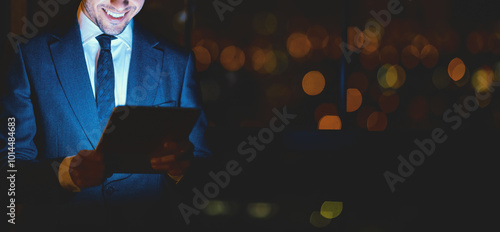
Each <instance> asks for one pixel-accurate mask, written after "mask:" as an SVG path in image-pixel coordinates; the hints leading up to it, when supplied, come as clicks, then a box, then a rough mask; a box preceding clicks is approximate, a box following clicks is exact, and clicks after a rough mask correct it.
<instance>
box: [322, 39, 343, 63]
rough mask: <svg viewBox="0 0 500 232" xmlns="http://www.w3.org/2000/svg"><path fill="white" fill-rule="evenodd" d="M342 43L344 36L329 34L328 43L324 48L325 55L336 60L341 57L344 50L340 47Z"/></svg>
mask: <svg viewBox="0 0 500 232" xmlns="http://www.w3.org/2000/svg"><path fill="white" fill-rule="evenodd" d="M341 44H342V38H340V36H338V35H330V36H328V44H327V45H326V48H325V49H324V53H325V55H326V56H327V57H328V58H330V59H334V60H338V59H340V57H341V56H342V50H341V49H340V45H341Z"/></svg>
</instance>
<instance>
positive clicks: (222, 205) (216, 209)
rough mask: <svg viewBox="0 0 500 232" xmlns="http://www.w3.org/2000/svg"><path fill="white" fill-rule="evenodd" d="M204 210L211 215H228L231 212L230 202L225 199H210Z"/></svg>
mask: <svg viewBox="0 0 500 232" xmlns="http://www.w3.org/2000/svg"><path fill="white" fill-rule="evenodd" d="M204 212H205V213H206V214H207V215H209V216H219V215H227V214H228V213H229V204H228V203H227V202H224V201H210V202H209V203H208V205H207V207H206V208H205V209H204Z"/></svg>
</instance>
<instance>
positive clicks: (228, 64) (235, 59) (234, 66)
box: [220, 45, 245, 71]
mask: <svg viewBox="0 0 500 232" xmlns="http://www.w3.org/2000/svg"><path fill="white" fill-rule="evenodd" d="M220 63H221V64H222V66H223V67H224V68H225V69H226V70H228V71H237V70H239V69H240V68H241V67H243V65H244V64H245V53H244V52H243V50H241V48H239V47H236V46H234V45H231V46H228V47H226V48H224V50H222V52H221V54H220Z"/></svg>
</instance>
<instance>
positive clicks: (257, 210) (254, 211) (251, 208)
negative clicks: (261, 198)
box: [247, 202, 276, 219]
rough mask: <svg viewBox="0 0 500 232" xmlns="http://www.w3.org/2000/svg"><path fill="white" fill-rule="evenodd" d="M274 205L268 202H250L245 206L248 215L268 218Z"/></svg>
mask: <svg viewBox="0 0 500 232" xmlns="http://www.w3.org/2000/svg"><path fill="white" fill-rule="evenodd" d="M275 208H276V207H275V206H274V205H272V204H270V203H262V202H258V203H250V204H248V207H247V212H248V215H250V216H251V217H253V218H258V219H268V218H270V217H271V216H272V215H273V213H274V212H273V211H274V209H275Z"/></svg>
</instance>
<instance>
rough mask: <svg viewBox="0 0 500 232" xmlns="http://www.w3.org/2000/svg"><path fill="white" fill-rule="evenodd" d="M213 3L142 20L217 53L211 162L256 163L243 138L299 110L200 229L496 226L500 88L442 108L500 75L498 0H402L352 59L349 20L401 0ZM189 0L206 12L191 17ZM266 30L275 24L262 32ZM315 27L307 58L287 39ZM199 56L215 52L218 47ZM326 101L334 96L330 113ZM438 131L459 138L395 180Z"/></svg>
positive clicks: (12, 4) (151, 4) (16, 18)
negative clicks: (392, 76)
mask: <svg viewBox="0 0 500 232" xmlns="http://www.w3.org/2000/svg"><path fill="white" fill-rule="evenodd" d="M37 2H38V1H35V0H12V1H6V3H4V7H2V9H1V10H2V12H1V14H0V15H1V17H2V24H1V26H2V33H3V34H4V35H7V34H8V33H9V32H13V33H16V34H20V33H21V26H22V21H21V18H22V17H27V18H28V19H29V20H31V19H32V17H33V15H34V14H35V13H36V12H38V11H40V8H39V7H38V6H37ZM78 2H79V1H77V0H72V1H71V2H70V3H69V4H67V5H64V6H61V8H60V10H59V12H58V14H57V15H56V16H55V17H54V18H50V20H49V23H48V24H47V26H44V27H42V28H40V33H42V32H43V31H47V30H50V29H51V28H53V27H56V26H57V24H59V23H64V22H72V20H74V15H75V13H76V8H77V7H78ZM212 2H213V1H202V0H195V1H191V2H190V4H193V5H189V4H188V2H187V1H181V0H172V1H160V0H146V4H145V6H144V8H143V10H142V12H141V13H140V14H139V15H138V16H137V17H136V20H137V22H138V23H141V24H142V25H144V26H146V27H147V28H149V29H150V30H152V31H154V32H155V33H157V34H158V35H159V36H161V37H164V38H166V39H168V40H170V41H172V42H174V43H177V44H179V45H180V46H183V47H185V48H187V49H192V48H194V47H197V46H201V47H203V48H205V49H206V51H209V53H210V55H209V56H210V62H209V63H208V64H205V63H199V64H198V69H199V73H198V74H199V76H198V78H199V80H200V84H201V89H202V95H203V104H204V107H205V110H206V113H207V117H208V120H209V122H210V127H209V130H208V133H207V139H208V140H209V144H210V146H211V147H212V149H213V151H214V154H215V157H214V160H215V163H216V165H214V167H213V169H212V170H213V171H215V172H217V171H219V170H222V169H223V168H224V165H225V163H226V162H227V161H228V160H231V159H236V160H238V161H241V163H242V164H244V161H243V159H242V157H241V156H240V155H238V151H237V147H238V145H239V144H240V143H241V142H243V141H247V137H248V136H250V135H251V136H256V135H257V134H258V132H259V130H260V129H261V128H266V127H267V126H268V124H269V121H270V120H271V118H272V117H273V113H272V109H273V108H277V109H279V110H281V109H282V108H283V107H285V106H286V107H287V109H288V111H289V112H290V113H294V114H296V115H297V118H295V119H294V120H292V123H291V124H290V125H288V126H287V127H286V129H285V131H284V132H282V133H279V134H276V135H275V138H274V140H273V141H272V143H270V144H269V145H267V146H266V148H265V149H264V150H263V151H262V152H259V153H258V155H257V158H256V159H255V160H254V161H252V162H251V163H246V164H244V165H243V166H242V168H243V172H242V174H240V175H238V176H236V177H233V178H232V179H231V182H230V184H229V186H228V187H227V188H225V189H222V190H221V192H220V194H219V196H217V197H216V198H215V199H213V202H212V203H211V205H209V207H207V208H206V209H205V210H204V211H203V212H202V213H201V214H200V215H198V216H193V219H194V218H196V219H195V224H196V226H198V228H203V229H204V230H206V231H235V230H237V231H257V230H262V229H273V230H277V231H314V230H319V231H438V230H440V231H443V230H444V231H448V230H452V229H455V230H456V229H458V230H478V229H483V228H487V226H488V225H492V224H493V222H494V221H495V219H496V218H495V217H493V215H494V213H495V212H496V209H497V204H495V203H494V202H495V201H493V200H494V199H493V196H494V192H493V187H495V185H497V183H498V181H497V178H496V177H497V176H498V169H497V165H496V160H497V156H498V150H497V146H496V145H497V143H498V141H499V138H500V136H499V134H498V129H499V128H500V103H499V97H498V96H497V95H498V94H497V93H496V92H493V93H491V99H489V100H488V101H486V102H482V103H481V107H480V108H479V109H478V110H476V111H474V112H472V113H471V116H470V117H469V118H467V119H463V123H462V125H461V126H460V127H459V128H458V129H457V130H453V129H451V126H452V125H453V123H447V122H445V121H443V118H442V117H443V113H444V112H445V111H446V110H448V109H453V105H454V104H456V103H462V102H463V99H464V98H466V97H467V96H474V94H475V89H474V85H473V84H472V79H474V75H475V74H477V73H478V72H480V70H483V71H484V70H486V71H487V72H488V73H490V74H491V75H493V79H494V80H496V81H498V80H500V77H499V75H500V56H499V54H500V13H499V11H500V3H499V2H498V1H494V0H491V1H466V0H459V1H451V0H434V1H431V0H421V1H418V0H413V1H409V0H402V1H400V2H401V5H402V6H403V7H404V10H403V11H402V13H400V14H397V15H392V19H391V21H390V23H389V24H388V25H387V27H385V28H384V33H383V34H384V35H383V36H382V37H381V38H380V39H379V43H378V45H377V46H376V47H375V49H374V50H375V53H366V54H365V53H361V54H353V55H352V56H351V58H352V62H350V63H345V64H343V63H342V54H341V53H340V50H339V49H338V42H339V41H338V39H341V38H343V37H342V36H343V33H344V34H345V31H346V28H350V29H347V30H352V29H353V28H354V27H358V28H361V29H363V28H364V26H365V23H366V22H367V20H369V19H370V18H371V17H372V16H371V15H370V11H372V10H373V11H375V12H379V11H380V10H385V9H386V8H387V2H388V1H381V0H377V1H368V0H366V1H363V0H357V1H319V0H308V1H299V0H271V1H269V0H267V1H256V0H252V1H250V0H243V2H242V3H241V4H240V5H238V6H235V7H234V10H233V11H232V12H225V13H224V17H225V18H224V20H223V21H221V20H220V19H219V16H218V15H217V13H216V10H215V9H214V7H213V5H212ZM221 2H223V3H226V1H223V0H221ZM345 2H348V3H347V5H346V3H345ZM188 5H189V6H192V8H191V9H193V11H192V24H189V22H191V20H190V17H189V15H190V13H189V11H186V9H188ZM183 12H184V13H183ZM183 14H185V16H186V17H185V18H184V17H183ZM259 15H267V16H268V17H271V18H274V19H276V21H275V22H276V24H275V27H273V26H272V25H270V24H272V23H269V22H268V23H263V24H262V23H260V24H259V23H258V22H257V23H255V21H256V20H255V18H256V17H258V16H259ZM269 15H271V16H269ZM186 22H188V23H186ZM254 24H256V25H255V26H254ZM186 28H187V29H188V30H186ZM263 28H265V29H268V30H267V31H266V30H264V32H268V33H262V30H263ZM269 28H270V29H269ZM311 28H316V29H317V28H321V30H319V31H320V32H319V34H320V36H323V37H320V38H321V39H320V41H321V42H320V48H318V49H311V50H310V51H309V52H308V53H307V54H306V55H305V56H304V57H301V58H294V57H292V56H291V55H290V53H289V51H288V48H287V40H288V38H289V36H290V35H291V34H292V33H296V32H298V33H303V34H306V35H308V38H309V40H310V41H311V42H314V41H312V40H314V38H313V37H314V35H315V34H314V33H308V31H309V32H311V30H312V29H311ZM322 33H323V34H322ZM325 33H326V34H325ZM326 36H328V37H326ZM1 38H2V44H5V46H2V47H1V48H2V50H1V51H0V52H1V54H2V56H3V58H4V60H3V62H2V66H6V64H7V63H8V62H7V61H8V60H9V59H10V58H11V57H12V52H13V51H12V47H11V45H10V43H9V42H8V40H7V36H3V37H1ZM325 38H326V41H327V42H325V44H326V46H323V45H322V43H323V42H324V41H325ZM335 39H337V40H335ZM207 41H208V42H207ZM348 42H349V43H351V42H352V41H351V40H349V39H348ZM409 45H414V46H415V47H417V48H418V49H420V50H421V49H422V47H423V46H425V45H432V46H433V47H435V48H436V51H437V54H438V57H439V58H438V59H437V60H436V61H435V62H431V63H432V64H431V65H427V66H426V65H424V62H425V61H422V60H419V61H418V64H417V65H416V66H415V67H408V65H406V63H405V61H404V60H405V59H406V58H407V57H405V56H406V55H407V54H406V55H405V53H404V52H403V50H404V49H405V48H406V47H407V46H409ZM229 46H236V47H238V48H240V49H241V51H243V53H244V54H243V56H244V57H245V62H244V64H243V65H242V66H241V67H239V68H237V70H228V69H227V68H226V67H225V66H224V62H226V61H222V60H221V59H220V57H221V54H222V51H223V50H224V49H225V48H226V47H229ZM386 46H392V47H393V48H395V50H396V51H397V54H396V55H393V56H390V57H389V61H390V62H392V63H391V64H392V65H396V64H397V65H400V66H401V67H402V68H403V69H404V70H405V74H406V81H405V82H404V84H403V85H402V86H401V87H400V88H398V89H392V90H391V92H386V91H387V90H386V89H384V88H382V87H380V85H379V83H378V82H377V73H378V71H379V70H380V68H381V67H382V65H384V64H386V62H384V61H386V60H383V59H382V58H381V57H382V55H381V53H382V50H383V48H384V47H386ZM198 48H199V49H200V47H198ZM256 48H259V49H262V50H263V51H265V52H269V51H271V52H272V53H271V54H274V57H276V61H277V65H276V67H274V68H272V65H271V68H270V71H262V70H255V68H254V67H255V63H254V60H253V57H254V53H253V51H254V50H252V49H256ZM201 50H203V49H201ZM204 51H205V50H204ZM377 53H378V55H377ZM196 55H197V57H198V58H199V59H201V55H205V58H206V53H205V54H201V55H200V53H197V54H196ZM455 57H458V58H460V59H462V60H463V62H464V64H465V66H466V67H467V73H466V74H465V77H464V79H463V84H459V85H457V84H456V83H455V82H454V81H453V80H452V79H450V77H449V76H448V74H447V72H446V70H447V69H448V64H449V63H450V61H451V60H452V59H453V58H455ZM230 58H231V57H230ZM232 58H234V57H232ZM410 58H411V57H410ZM271 60H272V59H271ZM233 61H234V60H233ZM266 61H267V60H266ZM199 62H200V61H199ZM2 68H6V67H2ZM342 70H344V71H345V75H342V72H341V71H342ZM440 70H445V71H444V72H440ZM488 70H490V71H488ZM309 71H320V72H321V73H322V74H323V75H324V78H325V81H326V84H325V88H324V89H323V91H322V92H321V93H320V94H319V95H316V96H309V95H307V94H306V93H305V92H304V90H303V88H302V78H303V77H304V75H305V74H306V73H308V72H309ZM436 73H437V74H436ZM443 73H444V74H443ZM353 74H356V75H361V76H364V78H365V81H366V83H367V84H366V90H365V91H362V96H363V102H362V105H361V107H360V108H359V109H357V110H356V111H354V112H345V110H344V107H345V104H346V103H345V97H343V95H342V93H343V91H344V90H345V89H347V88H351V87H356V86H359V85H358V84H359V83H357V82H356V81H351V82H349V79H350V78H351V76H352V75H353ZM443 76H444V77H443ZM467 78H468V79H467ZM343 83H346V84H343ZM436 83H437V84H436ZM384 92H385V94H396V95H397V96H398V98H399V104H396V105H395V106H394V107H396V109H395V110H394V111H391V112H384V107H383V106H382V105H381V104H380V102H379V99H380V96H381V95H383V94H384ZM325 103H326V104H328V105H326V106H327V107H326V108H325V109H324V110H319V109H318V108H319V106H320V105H322V104H325ZM320 109H322V108H320ZM372 112H382V113H383V115H385V116H386V118H387V124H386V126H382V127H381V128H380V127H378V128H375V129H374V128H370V126H367V119H366V118H367V117H368V116H369V115H370V114H371V113H372ZM325 114H328V115H339V116H340V118H341V120H342V129H341V130H318V120H319V118H321V116H323V115H325ZM382 124H384V123H382ZM435 128H442V129H443V130H444V131H445V133H446V135H447V136H448V139H447V140H446V141H445V142H444V143H443V144H439V145H436V150H435V152H434V154H433V155H432V156H430V157H427V158H426V159H425V162H424V163H423V164H422V165H421V166H419V167H416V169H415V172H414V173H413V174H412V175H411V176H409V177H408V178H407V179H406V181H405V182H404V183H398V184H396V191H395V192H394V193H392V192H391V191H390V189H389V187H388V185H387V183H386V181H385V179H384V176H383V174H384V172H386V171H391V172H394V173H396V172H397V168H398V165H399V161H398V158H397V157H398V156H399V155H402V156H403V157H405V158H408V155H409V154H410V152H411V151H412V150H414V149H417V146H416V145H415V144H414V143H413V141H414V140H415V139H419V140H422V139H425V138H430V137H431V131H432V130H433V129H435ZM374 130H375V131H374ZM202 187H203V186H200V187H199V188H202ZM325 201H341V202H343V206H344V208H343V211H342V213H341V215H340V216H339V217H337V218H335V219H333V220H331V222H329V223H327V224H325V225H324V227H322V228H317V227H315V226H314V225H313V224H314V223H311V220H310V216H311V214H312V213H313V212H314V211H319V210H320V208H321V205H322V204H323V202H325ZM255 203H263V204H260V205H261V206H262V205H263V207H264V208H266V209H271V213H269V214H268V215H267V217H265V218H263V219H262V218H255V217H253V216H251V213H248V211H249V208H251V207H252V205H254V204H255ZM264 211H265V210H264Z"/></svg>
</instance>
